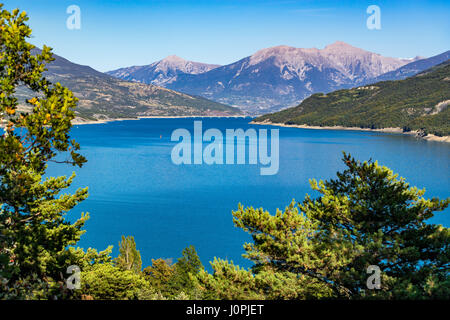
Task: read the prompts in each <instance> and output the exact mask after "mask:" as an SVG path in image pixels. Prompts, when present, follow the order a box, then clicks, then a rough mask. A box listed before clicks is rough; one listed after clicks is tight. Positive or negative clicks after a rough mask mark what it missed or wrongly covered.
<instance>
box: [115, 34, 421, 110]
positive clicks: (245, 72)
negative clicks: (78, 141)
mask: <svg viewBox="0 0 450 320" xmlns="http://www.w3.org/2000/svg"><path fill="white" fill-rule="evenodd" d="M419 59H420V58H419V57H416V58H413V59H398V58H390V57H384V56H381V55H379V54H376V53H372V52H369V51H366V50H363V49H360V48H356V47H353V46H351V45H349V44H347V43H344V42H342V41H337V42H335V43H333V44H330V45H328V46H326V47H325V48H324V49H316V48H311V49H303V48H294V47H289V46H277V47H272V48H266V49H262V50H259V51H257V52H256V53H255V54H253V55H251V56H249V57H246V58H243V59H241V60H239V61H237V62H234V63H231V64H228V65H225V66H217V65H208V64H201V63H198V62H191V61H186V60H183V59H181V58H178V57H175V56H170V57H167V58H165V59H163V60H161V61H158V62H155V63H152V64H150V65H148V66H140V67H136V66H135V67H129V68H121V69H118V70H113V71H109V72H107V73H108V74H109V75H112V76H115V77H118V78H121V79H126V80H131V81H138V82H142V83H148V84H158V85H162V86H164V87H166V88H169V89H173V90H176V91H180V92H184V93H187V94H192V95H196V96H202V97H204V98H207V99H211V100H213V101H217V102H220V103H224V104H228V105H232V106H235V107H239V108H240V109H242V110H244V111H245V112H247V113H250V114H261V113H267V112H273V111H277V110H281V109H283V108H286V107H289V106H293V105H296V104H298V103H299V102H300V101H302V100H303V99H305V98H307V97H308V96H310V95H311V94H313V93H317V92H324V93H327V92H331V91H334V90H337V89H341V88H351V87H353V86H355V85H359V84H364V83H369V82H371V81H375V79H377V77H379V76H381V75H383V74H387V73H389V72H393V71H394V70H398V69H399V68H401V67H403V66H405V65H407V64H410V63H411V62H416V61H417V60H419ZM392 76H395V75H392Z"/></svg>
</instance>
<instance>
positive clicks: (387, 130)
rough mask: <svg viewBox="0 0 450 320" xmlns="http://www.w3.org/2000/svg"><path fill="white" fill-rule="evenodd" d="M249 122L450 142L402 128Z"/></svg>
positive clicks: (449, 140) (447, 139) (447, 137)
mask: <svg viewBox="0 0 450 320" xmlns="http://www.w3.org/2000/svg"><path fill="white" fill-rule="evenodd" d="M250 123H251V124H256V125H269V126H277V127H285V128H299V129H313V130H348V131H371V132H385V133H397V134H405V135H409V136H414V137H418V138H421V139H423V140H427V141H436V142H447V143H450V136H443V137H439V136H436V135H434V134H427V135H426V136H424V137H421V136H419V135H418V131H409V132H403V129H402V128H382V129H369V128H359V127H344V126H323V127H321V126H309V125H306V124H284V123H276V122H270V121H264V122H254V121H251V122H250Z"/></svg>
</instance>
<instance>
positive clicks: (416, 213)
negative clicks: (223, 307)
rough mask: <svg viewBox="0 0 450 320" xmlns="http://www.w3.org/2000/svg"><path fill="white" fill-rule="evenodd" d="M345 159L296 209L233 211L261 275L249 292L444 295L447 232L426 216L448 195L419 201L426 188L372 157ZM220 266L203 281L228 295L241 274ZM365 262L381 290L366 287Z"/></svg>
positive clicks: (449, 261) (449, 266)
mask: <svg viewBox="0 0 450 320" xmlns="http://www.w3.org/2000/svg"><path fill="white" fill-rule="evenodd" d="M343 160H344V162H345V164H346V166H347V169H346V170H345V171H343V172H341V173H338V174H337V179H335V180H330V181H325V182H322V181H320V182H317V181H315V180H312V181H311V186H312V188H313V190H315V191H317V192H318V193H319V194H320V197H318V198H317V199H312V198H311V197H310V196H306V198H305V200H304V201H303V202H302V203H301V204H299V205H298V206H299V208H300V210H301V213H299V211H298V209H297V208H296V207H295V203H292V204H291V205H290V206H289V207H287V208H286V210H285V211H284V212H283V213H282V212H281V211H277V213H276V214H275V215H270V214H269V213H268V212H267V211H264V210H263V209H254V208H246V209H244V208H243V207H242V206H239V208H238V210H237V211H236V212H233V216H234V222H235V224H236V226H238V227H240V228H242V229H244V230H245V231H247V232H248V233H250V234H251V235H252V238H253V243H247V244H245V246H244V248H245V250H246V252H247V253H246V255H245V257H247V258H248V259H250V260H252V261H253V262H254V263H255V266H254V267H253V270H252V271H253V273H254V278H255V279H257V278H258V277H260V279H262V281H260V283H259V285H258V283H256V289H255V287H254V286H253V282H251V281H250V280H247V282H248V283H250V284H251V286H250V285H248V284H246V286H247V287H248V288H249V290H250V291H253V292H256V293H259V292H260V291H259V290H260V288H261V287H262V288H265V291H264V292H265V295H266V296H268V297H278V298H326V297H328V298H330V297H334V298H351V299H358V298H384V299H405V298H411V299H419V298H447V299H448V298H449V297H450V290H449V286H448V284H449V271H450V248H449V246H448V244H449V243H450V229H448V228H444V227H443V226H441V225H435V224H432V223H429V221H428V220H429V219H430V218H432V217H433V216H434V212H437V211H442V210H443V209H445V208H447V207H448V204H449V203H450V199H446V200H439V199H437V198H433V199H424V198H423V195H424V192H425V191H424V190H418V189H417V188H416V187H410V186H409V184H408V183H406V182H405V180H404V179H403V178H398V176H397V175H395V174H393V172H392V171H391V170H389V169H388V168H386V167H382V166H379V165H378V164H377V163H376V162H375V163H372V162H364V163H360V162H359V161H356V160H355V159H353V158H352V157H351V156H349V155H345V154H344V159H343ZM217 264H218V263H217V262H215V265H217ZM224 264H225V263H224V262H221V264H219V267H217V266H215V273H214V275H213V276H209V281H206V283H207V284H208V283H209V288H211V290H213V291H215V292H216V295H218V296H219V297H227V295H223V287H224V286H225V287H227V290H228V291H230V290H232V286H236V288H239V289H236V293H237V292H239V291H240V290H241V289H240V288H241V286H242V285H241V283H242V281H241V280H239V281H238V282H237V283H234V281H231V280H230V278H231V279H236V278H237V279H240V278H238V277H237V276H236V275H235V274H237V272H236V271H233V272H228V274H227V273H226V272H223V271H220V270H234V268H232V267H231V266H228V265H226V264H225V265H224ZM370 265H376V266H378V267H379V268H380V269H381V271H382V277H381V289H380V290H367V287H366V281H367V278H368V274H367V267H368V266H370ZM216 269H217V270H219V271H220V272H219V273H218V271H217V270H216ZM243 272H244V271H242V270H241V271H240V273H241V274H242V273H243ZM224 275H225V276H224ZM294 275H295V276H296V277H297V280H294V279H295V278H294V277H293V276H294ZM274 276H275V277H276V278H274ZM246 277H247V279H251V276H250V274H247V276H246ZM202 278H203V279H204V278H205V277H204V275H203V274H202ZM270 279H271V280H270ZM280 279H281V282H279V280H280ZM213 280H214V281H218V282H219V283H214V281H213ZM255 281H256V280H255ZM277 281H278V283H279V284H278V285H276V284H277ZM296 281H298V282H297V283H298V284H299V285H301V292H296V290H295V288H296ZM204 282H205V281H204ZM227 282H228V283H227ZM267 283H270V285H269V286H264V285H262V286H261V284H267ZM283 283H286V284H283ZM274 284H275V285H274ZM280 284H282V285H280ZM275 291H278V292H275ZM230 297H231V298H235V297H239V296H233V295H231V296H230ZM248 297H251V295H248Z"/></svg>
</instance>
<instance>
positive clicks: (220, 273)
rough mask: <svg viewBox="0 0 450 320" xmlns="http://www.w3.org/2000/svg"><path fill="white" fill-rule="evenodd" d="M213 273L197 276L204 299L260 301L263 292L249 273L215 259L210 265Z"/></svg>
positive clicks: (202, 273) (224, 261)
mask: <svg viewBox="0 0 450 320" xmlns="http://www.w3.org/2000/svg"><path fill="white" fill-rule="evenodd" d="M211 266H212V268H213V270H214V273H213V274H212V275H211V274H208V273H207V272H206V271H205V270H202V271H200V273H199V275H198V284H199V287H200V289H201V290H202V291H203V298H204V299H218V300H245V299H250V300H260V299H261V300H262V299H264V295H263V292H261V290H260V288H258V286H257V285H256V281H255V277H254V276H253V274H252V273H251V272H250V271H247V270H245V269H242V268H240V267H239V266H236V265H234V264H233V262H232V261H231V262H228V261H226V260H221V259H217V258H215V259H214V261H213V262H212V263H211Z"/></svg>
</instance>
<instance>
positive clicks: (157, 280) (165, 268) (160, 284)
mask: <svg viewBox="0 0 450 320" xmlns="http://www.w3.org/2000/svg"><path fill="white" fill-rule="evenodd" d="M143 273H144V275H145V278H146V279H147V280H148V281H149V282H150V284H151V286H152V288H154V289H155V290H156V291H157V292H160V293H162V294H167V293H168V292H169V291H170V290H169V288H170V286H169V282H170V280H171V279H172V278H173V276H174V274H175V266H173V265H172V263H171V262H170V261H168V260H164V259H161V258H160V259H156V260H154V259H152V265H151V266H149V267H146V268H144V270H143Z"/></svg>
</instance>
